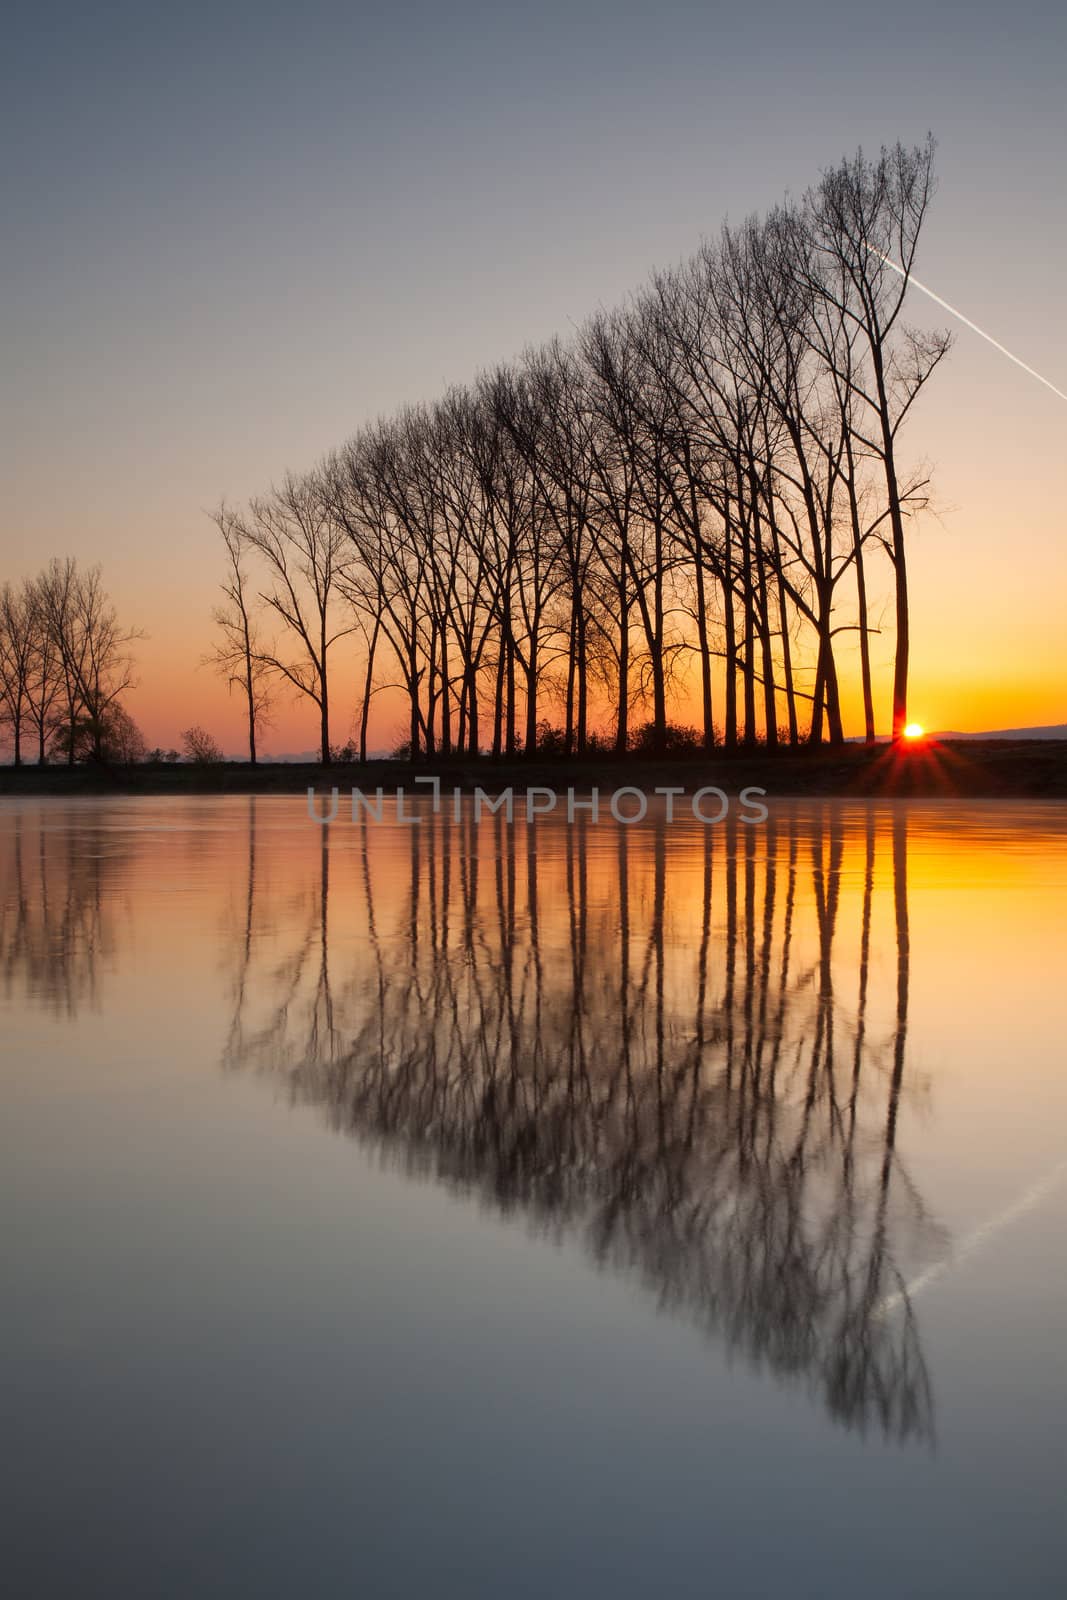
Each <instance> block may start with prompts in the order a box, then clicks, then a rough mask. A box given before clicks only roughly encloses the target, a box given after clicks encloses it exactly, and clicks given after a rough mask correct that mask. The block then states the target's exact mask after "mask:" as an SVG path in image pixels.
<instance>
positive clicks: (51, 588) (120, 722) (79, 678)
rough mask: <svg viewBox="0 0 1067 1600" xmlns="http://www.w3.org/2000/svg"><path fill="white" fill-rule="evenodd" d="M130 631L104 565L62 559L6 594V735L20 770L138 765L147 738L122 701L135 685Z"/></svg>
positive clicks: (0, 628)
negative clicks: (54, 764) (58, 764)
mask: <svg viewBox="0 0 1067 1600" xmlns="http://www.w3.org/2000/svg"><path fill="white" fill-rule="evenodd" d="M139 637H141V635H140V633H139V632H138V630H137V629H133V628H125V627H123V626H122V624H121V623H120V622H119V619H118V614H117V612H116V610H115V607H114V606H113V605H112V603H111V600H110V598H109V597H108V595H107V593H106V591H105V589H104V587H103V582H102V579H101V573H100V568H99V567H89V568H82V567H79V565H78V563H77V562H76V561H74V560H70V559H68V560H64V561H60V560H53V561H51V562H50V563H49V565H48V566H47V567H46V568H45V569H44V571H43V572H41V573H39V574H38V576H37V577H35V578H27V579H25V580H24V581H23V582H22V583H21V584H18V585H15V584H11V583H5V584H4V586H3V588H2V589H0V730H2V732H3V733H4V735H5V736H6V739H7V742H8V744H9V746H10V748H11V751H12V754H13V759H14V763H15V765H16V766H21V765H22V763H23V761H24V760H25V759H26V757H27V756H30V757H32V758H33V759H35V760H36V761H38V762H40V763H41V764H42V765H44V764H45V763H46V762H47V761H48V760H49V759H53V760H58V761H64V762H67V763H68V764H69V765H71V766H73V765H74V763H75V762H77V761H122V762H127V761H136V760H140V759H142V758H143V757H144V755H145V748H144V740H143V739H142V737H141V735H140V733H139V731H138V729H137V727H136V725H135V724H134V722H133V719H132V718H131V717H130V715H129V712H128V711H127V710H126V708H125V707H124V706H123V704H122V696H123V694H124V693H125V692H126V690H127V689H129V688H130V687H131V685H132V683H133V658H132V656H131V655H130V650H129V647H130V645H131V644H132V643H133V641H134V640H135V639H137V638H139Z"/></svg>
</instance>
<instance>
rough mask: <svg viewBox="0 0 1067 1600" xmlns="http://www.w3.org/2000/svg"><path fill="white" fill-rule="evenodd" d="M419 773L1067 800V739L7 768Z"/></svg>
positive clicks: (471, 783)
mask: <svg viewBox="0 0 1067 1600" xmlns="http://www.w3.org/2000/svg"><path fill="white" fill-rule="evenodd" d="M417 774H425V775H430V774H436V775H437V776H439V777H440V779H441V783H442V786H443V787H445V788H451V787H458V788H460V789H463V790H466V791H471V790H473V789H474V788H476V787H481V788H482V789H484V790H485V791H486V792H487V793H495V792H499V791H500V790H501V789H505V788H509V787H510V788H513V789H515V790H516V791H521V790H524V789H527V788H529V787H530V786H532V785H538V786H543V787H546V788H550V789H555V790H557V791H560V792H563V791H565V790H566V789H567V788H568V787H570V788H574V789H575V790H577V791H583V792H588V791H589V790H590V789H591V788H593V787H598V788H601V789H616V788H621V787H622V786H623V785H631V786H633V787H634V788H638V789H644V790H648V791H651V790H653V789H655V788H657V787H661V786H667V785H671V784H673V785H675V786H679V785H680V786H684V787H685V788H687V789H690V790H691V789H695V788H698V787H700V786H701V785H702V784H716V785H718V787H719V788H721V789H724V790H726V791H727V793H733V794H737V793H738V792H739V791H740V790H741V789H743V788H746V787H756V788H762V789H765V790H766V791H767V793H768V794H770V795H820V796H825V797H835V796H840V797H846V796H859V797H862V796H912V797H926V798H936V797H945V798H950V797H957V798H969V799H986V798H988V799H1000V798H1032V799H1045V800H1051V799H1067V740H1051V739H1050V740H1004V739H989V740H966V739H963V740H945V741H943V742H937V741H933V740H930V741H924V742H923V743H922V744H918V745H909V746H907V747H906V748H903V749H900V750H894V749H892V748H891V747H890V746H888V745H878V746H875V747H874V748H873V749H867V748H865V747H864V746H863V745H845V746H844V747H843V748H841V749H838V750H828V749H826V748H825V747H822V748H820V749H814V750H807V749H801V750H782V751H776V752H773V753H768V752H767V751H764V750H756V751H735V752H733V753H727V752H726V751H721V750H716V751H715V752H714V753H713V754H712V755H710V756H708V755H703V754H699V755H686V756H680V757H672V758H666V757H659V758H657V757H650V756H636V755H635V756H628V757H625V758H623V759H614V758H611V757H605V756H595V757H583V758H578V757H572V758H571V759H569V760H568V759H565V758H563V757H549V756H538V757H536V758H535V759H533V760H524V759H521V758H520V759H514V760H511V761H506V760H502V761H494V760H492V759H490V758H489V757H487V756H485V757H480V758H476V757H470V756H466V757H460V758H457V757H455V756H453V757H449V758H447V759H444V758H442V757H433V758H425V759H422V760H420V761H419V762H418V763H416V764H415V765H412V763H410V762H407V761H388V760H382V761H368V762H366V763H360V762H345V763H341V764H338V765H336V766H333V767H322V766H318V765H313V764H302V763H295V762H294V763H285V762H276V763H274V762H272V763H267V764H265V765H261V766H256V767H253V766H250V765H249V764H248V763H247V762H239V761H223V762H218V763H215V764H209V765H201V766H197V765H193V764H184V763H167V762H146V763H144V764H141V765H137V766H130V767H89V766H85V767H73V768H71V767H63V766H49V767H43V768H42V767H37V766H24V767H18V768H16V767H11V766H7V767H0V795H15V796H17V795H26V796H32V795H55V796H65V795H69V796H75V795H95V794H101V795H103V794H153V795H155V794H174V795H183V794H302V793H304V792H305V791H306V790H307V789H308V788H309V787H313V788H315V789H319V790H322V789H327V788H330V787H331V786H333V785H335V784H336V785H337V786H338V787H339V788H341V789H350V788H353V787H358V788H362V789H365V790H373V789H375V788H377V787H378V786H379V785H380V786H381V787H382V788H384V789H386V790H388V789H391V788H395V787H396V786H397V785H398V784H404V785H410V784H411V781H412V778H413V777H414V776H415V775H417Z"/></svg>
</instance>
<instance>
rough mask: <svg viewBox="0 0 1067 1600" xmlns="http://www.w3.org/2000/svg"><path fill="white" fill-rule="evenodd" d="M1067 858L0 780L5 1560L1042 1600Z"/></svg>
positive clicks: (822, 834) (557, 1592) (51, 1584)
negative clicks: (19, 787) (322, 817)
mask: <svg viewBox="0 0 1067 1600" xmlns="http://www.w3.org/2000/svg"><path fill="white" fill-rule="evenodd" d="M1065 890H1067V818H1065V814H1064V811H1063V809H1062V808H1054V807H1051V806H1042V805H1037V804H1028V805H1019V806H1010V807H1009V806H1002V805H995V804H991V803H975V804H972V805H967V806H956V805H953V806H948V805H945V804H941V805H925V804H913V805H907V806H904V805H897V806H891V805H875V806H871V807H868V806H862V805H858V804H856V805H853V804H841V805H826V806H817V805H805V804H802V803H799V802H798V803H788V804H782V803H780V804H778V805H776V806H775V807H774V809H773V811H772V815H771V819H770V821H769V822H768V823H766V824H765V825H763V826H755V827H746V826H741V825H740V824H736V825H730V824H728V823H724V824H721V825H719V826H718V827H711V828H708V829H699V828H697V827H696V826H695V825H694V824H693V823H691V822H690V823H689V824H688V825H684V824H681V823H675V824H674V825H672V826H667V825H666V824H665V822H664V820H663V818H662V815H659V816H658V817H650V819H649V820H648V821H646V822H645V823H642V824H640V825H636V826H632V827H626V828H623V827H619V826H617V825H616V824H614V823H610V822H609V823H606V824H603V823H602V824H600V825H599V826H595V825H593V824H592V823H589V822H587V823H586V824H585V825H584V826H576V827H574V828H570V829H568V828H566V827H565V826H562V825H561V824H560V823H558V822H556V821H555V820H554V819H552V818H546V819H544V820H543V821H539V822H538V823H537V824H536V825H535V826H533V827H530V828H527V827H526V826H525V825H524V824H521V823H516V825H515V826H514V827H513V828H508V827H507V826H506V824H505V823H504V821H503V819H502V818H501V819H496V820H486V819H483V821H482V823H481V825H480V826H478V827H475V826H474V825H473V823H472V821H471V819H470V817H469V815H468V816H466V817H465V818H464V820H462V821H460V822H456V821H454V820H447V819H445V818H444V817H438V818H436V819H434V818H431V817H430V816H429V815H428V814H426V813H425V812H424V820H423V823H422V824H420V825H419V826H415V827H404V826H400V825H397V824H395V823H392V824H390V823H383V824H381V825H374V824H363V825H359V826H357V825H353V824H352V823H351V822H346V821H344V820H342V819H338V820H337V821H336V822H335V823H334V824H333V825H332V826H331V827H329V828H328V829H321V828H318V827H316V826H315V825H314V824H312V823H311V822H310V821H309V820H308V818H307V813H306V809H305V807H304V805H303V803H302V802H299V801H295V800H287V799H278V798H259V799H247V798H240V799H225V800H215V799H195V800H169V799H168V800H137V801H129V802H112V801H108V802H98V801H85V802H82V803H75V804H67V803H65V802H58V801H41V802H33V803H26V802H18V803H15V802H10V801H7V802H2V801H0V1011H2V1026H3V1036H4V1041H5V1045H4V1052H3V1067H2V1083H3V1121H2V1129H0V1208H2V1211H0V1214H2V1217H3V1232H2V1243H0V1272H2V1278H0V1282H2V1285H3V1295H4V1301H3V1315H2V1320H0V1350H2V1379H3V1401H2V1406H3V1473H4V1479H5V1481H4V1484H3V1487H2V1496H0V1506H2V1511H0V1517H2V1519H3V1521H4V1523H5V1524H6V1531H5V1533H4V1540H3V1556H2V1561H3V1576H4V1587H5V1593H7V1594H12V1595H18V1596H20V1597H21V1596H33V1597H35V1600H36V1597H47V1596H52V1595H63V1596H67V1595H70V1596H75V1595H76V1596H85V1595H107V1596H112V1597H125V1596H136V1597H138V1600H141V1597H152V1600H154V1597H170V1596H176V1597H177V1596H181V1597H183V1600H184V1597H187V1596H191V1595H197V1596H208V1595H210V1596H215V1595H218V1596H227V1597H232V1596H244V1595H249V1596H286V1597H288V1596H294V1595H308V1596H319V1595H322V1596H335V1595H341V1594H353V1595H355V1594H358V1595H361V1596H363V1595H366V1596H369V1597H372V1600H373V1597H376V1596H421V1595H424V1594H432V1595H435V1596H452V1595H455V1596H465V1597H471V1596H478V1597H480V1596H486V1597H493V1600H496V1597H508V1600H510V1597H513V1596H537V1597H558V1596H562V1597H569V1596H572V1595H573V1596H589V1595H601V1594H603V1595H606V1596H631V1595H632V1596H651V1595H666V1596H690V1595H692V1596H696V1595H700V1596H706V1595H712V1594H717V1595H723V1596H729V1597H733V1596H761V1597H762V1596H775V1595H778V1594H790V1595H796V1596H807V1595H811V1596H839V1595H840V1596H859V1595H862V1596H882V1595H886V1596H888V1595H893V1596H900V1595H907V1596H909V1597H915V1596H935V1595H936V1596H939V1597H943V1596H956V1595H959V1596H968V1597H973V1596H997V1597H1001V1596H1006V1595H1009V1594H1010V1595H1012V1596H1051V1595H1057V1594H1061V1593H1063V1592H1064V1585H1065V1581H1067V1580H1065V1572H1067V1516H1065V1509H1067V1508H1065V1504H1064V1489H1065V1483H1067V1451H1065V1445H1064V1429H1063V1423H1064V1414H1065V1400H1067V1359H1065V1350H1067V1290H1065V1278H1064V1247H1063V1238H1064V1224H1065V1221H1067V1070H1065V1068H1067V1055H1065V1051H1064V1043H1063V1041H1064V1021H1065V1011H1067V1005H1065V963H1064V954H1065V937H1064V928H1065V921H1064V910H1065V904H1067V901H1065Z"/></svg>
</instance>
